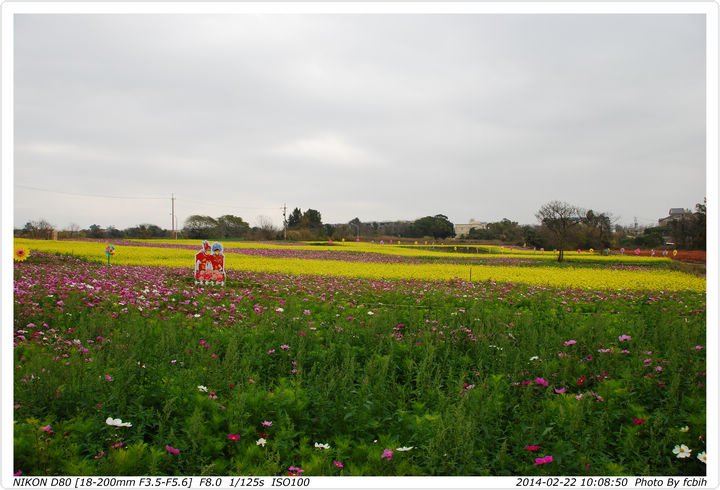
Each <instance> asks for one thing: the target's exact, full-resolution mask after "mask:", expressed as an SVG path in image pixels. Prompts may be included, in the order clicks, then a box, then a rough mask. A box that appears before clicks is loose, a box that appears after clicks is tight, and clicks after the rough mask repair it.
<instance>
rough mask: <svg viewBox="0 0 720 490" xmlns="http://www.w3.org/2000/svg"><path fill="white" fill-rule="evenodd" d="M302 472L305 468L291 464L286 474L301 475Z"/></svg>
mask: <svg viewBox="0 0 720 490" xmlns="http://www.w3.org/2000/svg"><path fill="white" fill-rule="evenodd" d="M303 473H305V470H303V469H302V468H300V467H298V466H291V467H289V468H288V475H290V476H301V475H302V474H303Z"/></svg>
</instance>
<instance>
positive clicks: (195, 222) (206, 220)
mask: <svg viewBox="0 0 720 490" xmlns="http://www.w3.org/2000/svg"><path fill="white" fill-rule="evenodd" d="M183 232H184V233H185V235H186V236H187V237H188V238H200V239H203V240H207V239H209V238H214V237H217V232H218V223H217V221H216V220H215V219H214V218H212V217H210V216H202V215H199V214H193V215H192V216H190V217H188V218H187V219H186V220H185V226H184V227H183Z"/></svg>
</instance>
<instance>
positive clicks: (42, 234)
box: [15, 201, 706, 261]
mask: <svg viewBox="0 0 720 490" xmlns="http://www.w3.org/2000/svg"><path fill="white" fill-rule="evenodd" d="M535 216H536V218H537V220H538V223H539V224H537V225H519V224H518V223H517V222H516V221H510V220H509V219H503V220H501V221H498V222H495V223H489V224H487V226H486V227H484V228H473V229H471V230H470V232H469V233H468V235H467V236H461V237H458V238H466V239H472V240H482V241H489V242H495V243H498V242H499V243H505V244H515V245H522V246H527V247H536V248H545V249H558V250H560V254H559V260H561V261H562V260H563V255H564V254H563V251H564V250H574V249H577V248H581V249H584V250H587V249H590V248H594V249H597V250H601V249H605V248H619V247H642V248H657V247H661V246H664V245H665V244H666V243H668V242H671V243H672V244H673V245H672V246H673V247H677V248H688V249H701V250H704V249H705V247H706V204H705V203H703V204H697V205H696V206H695V212H694V213H692V214H690V215H686V216H683V217H682V218H679V219H676V220H673V221H669V222H668V224H667V225H666V226H656V227H648V228H644V229H642V228H638V227H637V225H636V226H635V228H630V227H622V226H620V225H617V224H615V221H616V219H615V218H614V217H613V216H612V215H610V214H609V213H605V212H596V211H594V210H592V209H590V210H585V209H583V208H580V207H578V206H575V205H572V204H569V203H566V202H561V201H551V202H548V203H546V204H544V205H543V206H541V207H540V209H539V210H538V212H537V213H536V215H535ZM285 224H286V230H283V229H278V228H276V227H275V226H274V225H273V224H272V221H271V220H270V219H269V218H267V217H262V216H261V217H259V218H258V225H257V226H253V227H251V226H250V225H249V224H248V223H247V222H246V221H245V220H243V218H241V217H240V216H234V215H229V214H228V215H223V216H220V217H217V218H213V217H211V216H205V215H192V216H190V217H189V218H187V219H186V220H185V223H184V227H183V228H182V230H180V232H179V234H178V236H180V237H183V238H193V239H218V240H220V239H237V240H279V239H283V238H287V239H288V240H326V239H332V240H351V239H359V238H360V237H363V238H366V239H379V238H382V237H388V238H433V239H436V240H442V239H446V238H452V237H454V236H455V231H454V226H453V224H452V223H451V222H450V221H449V220H448V217H447V216H445V215H443V214H436V215H435V216H425V217H422V218H419V219H416V220H414V221H390V222H376V221H373V222H369V223H363V222H361V221H360V219H359V218H354V219H352V220H350V221H349V222H348V223H346V224H336V225H330V224H323V222H322V215H321V214H320V212H319V211H317V210H315V209H307V210H306V211H304V212H303V211H301V210H300V208H295V209H293V211H292V212H291V213H290V215H289V216H288V218H287V221H286V223H285ZM54 232H55V227H54V226H53V225H52V224H50V223H48V222H47V221H46V220H44V219H41V220H39V221H29V222H28V223H26V225H25V227H24V228H22V229H20V230H15V234H16V235H19V236H25V237H30V238H44V239H50V238H52V237H53V235H54ZM57 236H58V238H82V237H87V238H110V239H119V238H169V237H171V232H170V231H169V230H166V229H162V228H160V227H159V226H156V225H152V224H140V225H137V226H134V227H131V228H127V229H125V230H118V229H116V228H114V227H113V226H109V227H107V228H102V227H100V226H99V225H96V224H93V225H91V226H90V227H89V228H88V229H85V230H81V229H80V228H79V227H78V226H77V225H70V226H69V227H68V229H67V230H63V231H60V232H58V233H57Z"/></svg>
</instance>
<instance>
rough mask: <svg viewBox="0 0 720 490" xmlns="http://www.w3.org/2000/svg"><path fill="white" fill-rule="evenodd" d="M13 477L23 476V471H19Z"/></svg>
mask: <svg viewBox="0 0 720 490" xmlns="http://www.w3.org/2000/svg"><path fill="white" fill-rule="evenodd" d="M13 476H22V470H17V471H16V472H15V473H13Z"/></svg>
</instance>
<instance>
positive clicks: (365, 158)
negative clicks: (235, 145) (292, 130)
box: [268, 134, 382, 167]
mask: <svg viewBox="0 0 720 490" xmlns="http://www.w3.org/2000/svg"><path fill="white" fill-rule="evenodd" d="M268 153H269V154H270V155H272V156H280V157H282V158H288V159H292V160H297V161H301V162H302V163H306V164H310V165H312V164H318V165H329V166H333V167H335V166H342V167H367V166H374V165H377V164H379V163H381V161H382V159H381V158H380V157H379V156H378V155H375V154H373V152H372V151H370V150H367V149H365V148H363V147H361V146H358V145H354V144H352V143H350V142H349V141H347V140H346V139H344V138H342V137H340V136H337V135H334V134H323V135H316V136H309V137H305V138H300V139H296V140H293V141H290V142H287V143H284V144H281V145H279V146H277V147H275V148H273V149H271V150H269V151H268Z"/></svg>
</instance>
